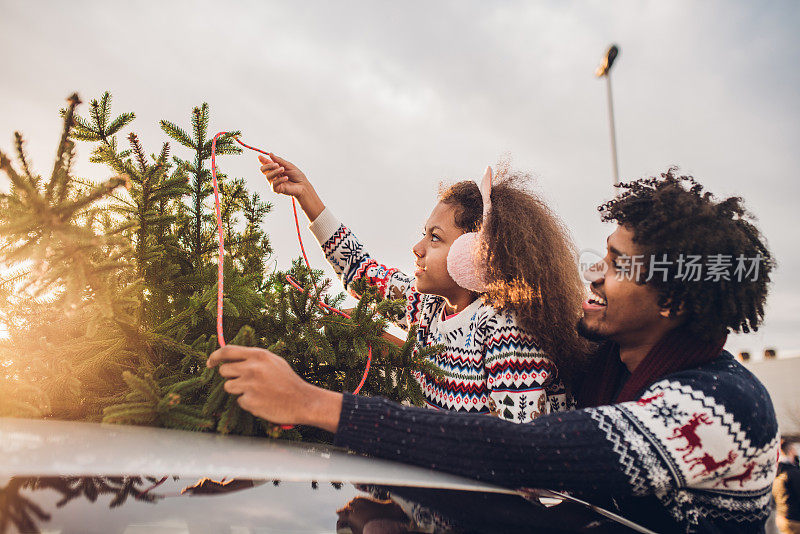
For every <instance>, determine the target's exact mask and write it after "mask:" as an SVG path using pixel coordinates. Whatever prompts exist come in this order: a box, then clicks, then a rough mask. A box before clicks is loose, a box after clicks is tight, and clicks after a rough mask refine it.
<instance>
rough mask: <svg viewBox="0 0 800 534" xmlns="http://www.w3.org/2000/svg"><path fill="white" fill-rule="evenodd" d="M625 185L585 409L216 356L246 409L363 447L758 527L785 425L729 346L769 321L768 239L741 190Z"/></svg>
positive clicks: (598, 281) (594, 330) (598, 286)
mask: <svg viewBox="0 0 800 534" xmlns="http://www.w3.org/2000/svg"><path fill="white" fill-rule="evenodd" d="M622 189H623V190H624V192H623V193H622V194H620V195H619V196H618V197H617V198H615V199H614V200H612V201H610V202H609V203H607V204H605V205H603V206H601V207H600V211H601V214H602V218H603V220H604V221H615V222H617V223H618V225H619V226H618V227H617V229H616V231H615V232H614V233H613V234H611V236H610V237H609V239H608V247H607V248H608V252H607V254H606V257H605V258H604V259H603V261H602V262H600V264H598V265H596V266H595V267H594V268H592V269H591V272H590V273H589V274H588V278H590V280H591V296H590V297H589V298H588V299H587V300H586V302H584V305H583V308H584V316H583V318H582V320H581V322H580V325H579V329H580V331H581V332H582V333H583V334H584V335H586V336H588V337H590V338H592V339H596V340H602V341H603V343H602V344H601V345H600V348H599V350H598V352H597V354H596V357H595V358H594V361H593V367H592V368H591V369H589V370H588V371H587V373H586V374H585V377H584V378H583V381H582V384H581V385H580V386H579V387H578V388H577V391H576V393H577V394H578V398H579V400H580V401H581V403H582V406H584V408H583V409H580V410H576V411H573V412H566V413H559V414H552V415H548V416H544V417H542V418H540V419H537V420H535V421H533V422H532V423H530V424H527V425H522V426H516V425H514V424H513V423H508V422H505V421H502V420H499V419H495V418H492V417H486V416H473V415H468V414H453V413H445V412H439V411H434V410H424V409H420V408H412V407H405V406H399V405H397V404H394V403H391V402H389V401H386V400H384V399H379V398H366V397H358V396H353V395H350V394H346V393H345V394H341V393H335V392H332V391H327V390H323V389H320V388H317V387H315V386H312V385H310V384H308V383H305V382H303V381H302V380H301V379H300V378H299V377H298V376H297V375H295V374H294V373H293V372H292V370H291V369H290V368H289V365H288V364H287V363H286V361H284V360H283V359H282V358H280V357H279V356H276V355H274V354H272V353H270V352H268V351H265V350H263V349H258V348H246V347H231V346H229V347H225V348H224V349H220V350H218V351H216V352H215V353H213V354H212V355H211V356H210V358H209V360H208V365H209V366H215V365H218V364H222V365H220V367H219V372H220V374H222V375H223V376H224V377H227V378H228V379H229V380H228V381H227V382H226V384H225V389H226V390H227V391H228V392H230V393H232V394H238V395H240V397H239V399H238V402H239V404H240V405H241V406H242V407H243V408H244V409H246V410H248V411H250V412H252V413H253V414H255V415H257V416H259V417H262V418H264V419H268V420H270V421H273V422H275V423H283V424H306V425H313V426H316V427H319V428H323V429H326V430H329V431H331V432H335V433H336V436H335V443H336V444H338V445H340V446H343V447H347V448H349V449H351V450H354V451H356V452H361V453H365V454H370V455H373V456H379V457H383V458H388V459H392V460H398V461H401V462H405V463H410V464H415V465H420V466H424V467H428V468H431V469H437V470H441V471H446V472H449V473H455V474H459V475H464V476H468V477H472V478H475V479H478V480H482V481H486V482H491V483H496V484H500V485H503V486H506V487H544V488H550V489H556V490H567V491H570V492H574V493H576V494H578V495H581V496H583V497H585V498H587V499H589V500H591V501H593V502H595V503H597V504H600V505H603V504H605V505H607V506H609V505H610V506H616V507H617V509H618V510H619V511H620V513H621V514H622V515H624V516H626V517H628V518H630V519H632V520H634V521H638V522H640V523H642V524H644V525H646V526H649V527H650V528H653V529H654V530H657V531H658V532H673V531H674V532H737V531H740V532H753V531H762V530H763V528H764V523H765V521H766V518H767V516H768V515H769V500H770V494H769V492H770V486H771V484H772V480H773V478H774V474H775V462H776V457H777V447H778V438H777V423H776V420H775V414H774V411H773V408H772V403H771V401H770V398H769V395H768V394H767V392H766V390H765V389H764V387H763V386H762V385H761V384H760V383H759V382H758V380H756V378H755V377H753V375H752V374H750V373H749V372H748V371H747V370H745V369H744V368H743V367H742V366H741V365H739V364H738V363H737V362H736V361H735V360H734V359H733V358H732V357H731V355H730V354H728V353H727V352H725V351H723V350H722V346H723V345H724V343H725V337H726V335H727V332H729V331H744V332H748V331H750V330H751V329H756V328H757V327H758V326H759V324H760V323H761V321H762V319H763V312H764V303H765V300H766V295H767V286H768V283H769V275H770V272H771V270H772V266H773V265H772V258H771V256H770V253H769V251H768V250H767V248H766V246H765V245H764V243H763V240H762V238H761V235H760V233H759V231H758V229H757V228H756V227H755V226H753V224H752V223H751V222H749V220H748V218H749V217H748V215H747V213H746V212H745V211H744V208H743V207H742V204H741V199H739V198H729V199H726V200H723V201H720V202H718V201H716V200H715V199H714V198H713V197H712V196H711V195H710V194H708V193H704V192H703V188H702V187H701V186H700V185H699V184H697V183H696V182H695V181H694V179H692V178H691V177H685V176H677V175H676V173H675V171H674V169H670V171H669V172H667V173H665V174H662V175H661V177H660V178H652V179H647V180H639V181H637V182H633V183H630V184H626V185H624V186H622ZM698 266H699V268H698ZM725 267H727V269H726V268H725ZM223 362H225V363H223ZM520 459H523V460H522V461H521V460H520Z"/></svg>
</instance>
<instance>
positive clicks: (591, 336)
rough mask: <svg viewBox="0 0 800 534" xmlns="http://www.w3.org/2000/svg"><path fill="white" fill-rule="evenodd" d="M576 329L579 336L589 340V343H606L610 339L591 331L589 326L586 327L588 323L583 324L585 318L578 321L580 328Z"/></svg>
mask: <svg viewBox="0 0 800 534" xmlns="http://www.w3.org/2000/svg"><path fill="white" fill-rule="evenodd" d="M576 329H577V331H578V335H579V336H581V337H582V338H584V339H588V340H589V341H594V342H595V343H597V342H600V341H605V340H606V339H608V338H606V336H604V335H603V334H600V333H598V332H595V331H594V330H591V329H590V328H589V327H588V326H586V323H584V322H583V318H581V319H580V320H579V321H578V326H577V327H576Z"/></svg>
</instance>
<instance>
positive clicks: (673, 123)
mask: <svg viewBox="0 0 800 534" xmlns="http://www.w3.org/2000/svg"><path fill="white" fill-rule="evenodd" d="M798 27H800V3H797V2H758V3H754V2H750V3H745V2H730V1H717V2H714V1H709V2H702V3H699V2H657V1H652V2H608V1H603V2H599V1H598V2H561V1H558V2H537V3H534V2H490V1H486V0H481V1H452V2H410V1H404V2H376V1H363V2H342V1H340V2H309V1H305V2H280V3H278V2H265V1H258V2H255V1H254V2H219V1H217V2H167V1H158V2H156V1H152V2H124V3H122V2H99V1H98V2H88V1H78V0H72V1H70V2H30V1H10V0H0V50H2V56H3V57H2V69H0V80H1V81H0V147H2V148H3V149H4V150H6V151H8V150H10V149H11V147H12V139H13V137H12V132H13V131H14V130H21V131H22V132H23V133H24V134H25V136H26V138H27V139H28V151H29V153H30V155H31V156H32V157H33V159H34V163H35V167H36V168H37V169H38V170H39V171H40V172H46V171H47V170H48V169H49V168H51V166H52V159H53V154H54V151H55V145H56V143H57V140H58V135H59V123H60V119H59V117H58V109H59V108H60V107H62V106H63V105H64V98H65V97H66V96H67V95H68V94H70V93H71V92H73V91H78V92H79V94H80V95H81V97H82V98H83V99H84V100H85V101H88V100H89V99H91V98H95V97H98V96H99V95H100V94H101V93H102V91H104V90H106V89H107V90H110V91H111V92H112V94H113V95H114V103H113V111H115V112H117V113H119V112H123V111H134V112H135V113H136V114H137V119H136V121H135V122H134V124H133V129H134V130H135V131H137V132H138V133H139V134H140V138H141V140H142V141H143V143H144V144H145V147H146V148H147V149H148V151H150V152H155V151H157V150H158V149H159V147H160V144H161V142H162V141H163V140H164V135H163V134H162V133H161V132H160V130H159V128H158V120H159V119H162V118H165V119H169V120H171V121H173V122H177V123H178V124H183V125H188V117H189V112H190V111H191V108H192V107H193V106H195V105H198V104H200V103H202V102H204V101H205V102H208V103H209V104H210V106H211V110H212V113H211V129H212V130H213V131H214V132H216V131H220V130H232V129H238V130H241V131H242V133H243V137H242V138H243V140H245V141H246V142H248V143H250V144H254V145H256V146H258V147H261V148H265V149H268V150H272V151H275V152H276V153H278V154H282V155H285V156H286V157H287V158H288V159H290V160H292V161H294V162H295V163H296V164H298V166H300V168H301V169H303V170H304V171H305V172H306V174H307V175H308V176H309V177H310V179H311V180H312V182H313V183H314V184H315V186H316V187H317V189H318V191H319V192H320V195H321V196H322V198H323V200H324V201H325V202H326V204H327V205H328V206H329V207H331V208H332V209H333V210H334V211H335V213H336V214H337V215H338V216H339V217H340V218H341V219H342V220H343V221H345V223H346V224H348V225H349V226H350V227H351V228H353V230H354V231H355V232H356V233H357V235H358V236H359V237H360V238H361V240H362V241H363V242H364V243H365V244H366V245H367V247H368V249H369V250H370V251H371V252H372V254H373V255H374V256H375V257H376V258H377V259H378V260H380V261H382V262H384V263H388V264H392V265H395V266H398V267H401V268H403V269H405V270H407V271H408V272H410V271H412V268H411V266H412V263H413V261H412V260H413V257H412V255H411V252H410V248H411V245H412V244H413V243H414V242H415V241H416V240H417V239H418V237H419V234H420V231H421V227H422V224H423V223H424V221H425V219H426V217H427V215H428V213H429V211H430V209H431V208H432V207H433V205H434V204H435V191H436V188H437V185H438V183H439V182H440V181H441V180H451V181H452V180H458V179H465V178H478V177H479V175H480V174H481V171H482V169H483V168H484V167H485V166H486V165H487V164H490V163H494V162H496V161H497V160H498V159H499V158H501V157H503V156H504V155H509V156H510V157H511V159H512V163H513V165H514V166H515V167H517V168H519V169H522V170H527V171H530V172H532V173H533V174H534V175H535V176H536V177H537V181H536V184H535V187H536V189H537V190H538V191H540V192H541V193H542V194H543V195H544V197H545V198H546V199H547V201H549V202H550V204H551V205H552V206H553V208H554V209H555V210H556V212H557V213H558V214H559V215H560V216H561V217H562V218H563V219H564V221H565V222H566V223H567V224H568V226H569V227H570V228H571V230H572V232H573V236H574V238H575V241H576V243H577V245H578V247H579V248H582V249H583V248H591V249H596V250H603V248H604V246H605V237H606V236H607V235H608V234H609V233H610V232H611V231H613V227H612V226H610V225H604V224H601V223H600V222H599V218H598V215H597V211H596V206H597V205H598V204H600V203H602V202H603V201H604V200H606V199H608V198H610V197H611V196H612V195H613V191H612V187H611V181H612V178H611V158H610V149H609V134H608V109H607V105H606V88H605V83H604V82H602V81H600V80H598V79H596V78H594V77H593V72H594V69H595V68H596V66H597V65H598V63H599V62H600V59H601V58H602V56H603V54H604V52H605V50H606V48H607V46H608V45H609V44H610V43H612V42H616V43H618V45H619V46H620V48H621V54H620V56H619V58H618V61H617V64H616V65H615V66H614V69H613V78H612V80H613V85H614V87H613V90H614V105H615V111H616V119H617V134H618V147H619V162H620V173H621V176H622V178H623V179H633V178H638V177H642V176H646V175H652V174H657V173H659V172H662V171H664V170H665V169H666V168H667V167H669V166H670V165H679V166H680V167H681V169H682V170H683V171H685V172H687V173H691V174H693V175H694V176H696V177H697V178H698V179H699V180H700V181H701V182H702V183H703V184H704V185H705V186H706V187H707V188H708V189H710V190H711V191H712V192H714V193H716V194H717V195H741V196H742V197H744V198H745V200H746V204H747V206H748V207H749V209H750V210H751V211H752V212H753V213H755V214H756V215H757V216H758V218H759V220H760V226H761V228H762V230H763V232H764V233H765V235H766V236H767V239H768V240H769V244H770V246H771V248H772V250H773V252H774V254H775V256H776V257H777V260H778V262H779V269H778V271H777V273H776V276H775V284H774V287H773V290H772V294H771V297H770V301H769V308H768V312H767V322H766V325H765V327H764V328H762V330H761V331H759V333H757V334H754V335H753V334H751V335H748V336H736V337H733V338H731V339H730V341H729V345H728V348H729V349H730V350H732V351H738V350H740V349H749V350H751V351H754V352H760V351H761V350H762V349H763V348H764V347H765V346H775V347H777V348H778V349H779V352H784V353H788V352H793V351H797V350H800V333H799V332H800V289H799V288H798V283H797V281H796V277H797V276H798V275H800V250H798V242H800V240H799V239H798V237H797V233H798V230H799V229H800V214H798V208H797V200H798V198H800V195H799V194H800V178H799V177H798V169H800V150H798V147H799V146H800V68H798V66H799V65H800V37H799V36H798V32H797V28H798ZM83 109H84V112H85V106H84V108H83ZM173 153H175V154H177V155H181V154H182V152H181V149H180V148H177V147H176V148H175V150H174V151H173ZM79 155H80V157H81V161H80V163H79V164H78V166H77V171H78V173H79V174H81V175H83V176H88V177H93V178H102V177H104V176H107V174H108V172H107V171H106V170H105V169H103V168H101V167H97V166H94V165H92V164H90V163H88V150H87V148H85V147H81V148H80V152H79ZM184 155H185V153H184ZM220 167H221V168H223V169H224V170H225V171H226V172H228V173H229V174H232V175H235V176H241V177H243V178H245V179H246V180H247V182H248V184H249V186H250V188H251V189H252V190H254V191H258V192H261V193H262V194H263V195H264V197H265V198H267V199H268V200H271V201H273V203H274V204H275V209H274V211H273V213H272V214H271V215H270V216H268V220H267V223H266V225H265V227H266V230H267V231H268V232H269V234H270V236H271V238H272V239H273V244H274V248H275V255H274V261H275V262H276V263H277V265H279V266H280V267H284V266H286V264H287V263H288V262H289V261H290V259H291V258H293V257H295V256H296V255H297V254H298V246H297V241H296V237H295V235H294V231H293V229H292V225H293V221H292V220H291V215H290V213H291V208H290V203H289V201H288V200H287V199H286V198H283V197H282V198H274V197H273V195H272V194H271V193H270V192H269V191H268V189H267V187H266V185H265V183H264V181H263V177H262V175H261V174H260V173H259V172H258V164H257V162H256V161H255V156H254V155H251V154H249V153H248V154H245V155H243V156H238V157H235V156H227V157H225V158H223V159H222V160H221V162H220ZM0 186H2V187H4V184H0ZM304 238H305V239H306V241H307V242H310V243H313V237H312V236H311V235H310V233H307V232H306V233H305V234H304ZM309 249H310V250H311V251H312V254H311V255H310V259H311V261H312V263H313V264H314V265H315V266H320V267H321V266H323V265H324V264H325V262H324V258H323V257H322V254H321V253H320V252H319V250H318V248H317V247H313V246H312V247H309ZM327 272H328V273H329V274H331V275H332V271H331V270H330V269H329V268H328V270H327Z"/></svg>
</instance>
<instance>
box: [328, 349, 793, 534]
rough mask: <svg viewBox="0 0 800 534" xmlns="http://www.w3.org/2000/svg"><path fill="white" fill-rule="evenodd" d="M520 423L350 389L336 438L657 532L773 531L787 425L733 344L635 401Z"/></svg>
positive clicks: (353, 447)
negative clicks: (538, 492) (602, 511)
mask: <svg viewBox="0 0 800 534" xmlns="http://www.w3.org/2000/svg"><path fill="white" fill-rule="evenodd" d="M509 426H510V425H508V424H507V423H505V422H503V421H496V420H491V419H488V418H487V420H480V421H477V422H473V421H467V420H465V419H464V418H460V417H458V416H457V415H451V416H449V417H444V416H443V415H442V414H437V413H430V414H428V412H427V411H423V410H419V409H414V408H411V407H406V406H399V405H396V404H393V403H391V402H389V401H386V400H384V399H379V398H363V397H355V396H350V395H346V396H345V399H344V403H343V405H342V417H341V420H340V422H339V430H338V431H337V434H336V441H335V443H336V445H339V446H344V447H347V448H350V449H351V450H354V451H357V452H362V453H365V454H370V455H373V456H376V457H379V458H386V459H390V460H397V461H402V462H405V463H410V464H413V465H419V466H422V467H428V468H433V469H438V470H441V471H445V472H448V473H453V474H457V475H462V476H468V477H471V478H475V479H478V480H481V481H485V482H489V483H494V484H500V485H502V486H504V487H511V488H517V487H537V488H549V489H556V490H566V491H571V492H575V493H577V494H578V495H581V496H583V497H584V498H585V499H587V500H589V501H591V502H592V503H594V504H598V505H600V506H605V507H611V508H612V509H616V511H618V513H620V514H621V515H622V516H623V517H626V518H628V519H631V520H633V521H634V522H637V523H639V524H642V525H644V526H646V527H648V528H650V529H653V530H655V531H656V532H688V533H696V532H726V533H729V532H731V533H732V532H742V533H744V532H763V531H764V523H765V522H766V519H767V517H768V516H769V514H770V488H771V486H772V482H773V480H774V477H775V472H776V469H777V452H778V441H779V440H778V425H777V421H776V419H775V412H774V409H773V406H772V402H771V400H770V398H769V394H768V393H767V390H766V388H764V386H763V385H762V384H761V383H760V382H759V381H758V380H757V379H756V378H755V377H754V376H753V375H752V374H751V373H750V372H749V371H747V370H746V369H745V368H744V367H743V366H742V365H741V364H739V363H738V362H736V361H735V360H734V359H733V357H732V356H731V355H730V354H729V353H727V352H723V353H722V354H720V356H718V357H717V358H715V359H714V360H713V361H711V362H709V363H706V364H703V365H702V366H700V367H697V368H694V369H687V370H684V371H679V372H676V373H672V374H669V375H667V376H666V377H664V378H663V379H661V380H659V381H657V382H655V383H653V384H651V385H650V386H648V387H647V388H646V389H645V390H644V391H643V392H642V393H640V395H639V398H638V399H637V400H635V401H631V402H624V403H619V404H613V405H609V406H600V407H597V408H585V409H581V410H574V411H570V412H565V413H557V414H552V415H549V416H547V417H541V418H539V419H537V420H536V421H533V422H532V423H531V424H528V425H524V426H522V427H517V426H514V427H513V428H509ZM434 443H435V444H436V445H435V446H434V445H432V444H434ZM454 448H459V454H458V455H451V454H449V453H450V451H452V450H453V449H454ZM611 497H613V500H612V499H611Z"/></svg>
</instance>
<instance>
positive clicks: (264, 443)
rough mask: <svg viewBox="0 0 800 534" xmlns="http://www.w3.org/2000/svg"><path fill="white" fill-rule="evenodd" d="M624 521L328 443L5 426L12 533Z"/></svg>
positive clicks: (2, 460)
mask: <svg viewBox="0 0 800 534" xmlns="http://www.w3.org/2000/svg"><path fill="white" fill-rule="evenodd" d="M404 514H405V517H404ZM601 514H603V515H601ZM620 521H621V522H620ZM623 523H625V521H624V520H622V519H621V518H615V517H614V518H611V519H609V518H608V514H607V513H604V511H599V513H598V510H596V509H592V508H591V507H589V506H584V505H582V504H580V503H579V502H576V501H575V500H573V499H571V498H570V497H568V496H563V495H562V496H556V495H555V494H553V493H550V492H547V491H539V492H528V493H526V494H525V498H523V496H521V494H520V493H519V492H517V491H514V490H510V489H507V488H501V487H498V486H492V485H487V484H482V483H480V482H476V481H473V480H469V479H465V478H461V477H456V476H451V475H447V474H443V473H438V472H434V471H429V470H426V469H420V468H417V467H412V466H407V465H403V464H399V463H395V462H389V461H383V460H378V459H374V458H366V457H362V456H358V455H355V454H351V453H348V452H346V451H343V450H341V449H337V448H334V447H330V446H326V445H320V444H311V443H300V442H289V441H282V440H269V439H259V438H245V437H239V436H223V435H219V434H208V433H198V432H184V431H177V430H166V429H161V428H151V427H133V426H124V425H104V424H95V423H84V422H74V421H53V420H31V419H12V418H0V534H7V533H8V534H10V533H12V532H43V533H44V532H47V533H50V532H52V533H56V532H58V533H64V534H66V533H81V534H83V533H103V534H107V533H120V534H122V533H124V534H138V533H145V532H146V533H148V534H150V533H154V534H179V533H180V534H188V533H191V534H212V533H222V532H224V533H229V534H256V533H259V534H260V533H263V532H336V531H339V532H356V533H358V532H380V531H386V530H380V529H379V527H381V528H383V529H386V528H389V527H392V528H402V529H406V530H399V531H409V530H408V529H411V530H410V531H415V532H420V531H422V532H426V531H427V532H433V531H441V530H451V529H452V530H454V531H462V532H465V531H466V532H470V531H476V532H513V531H530V532H608V531H615V532H616V531H620V530H619V529H622V530H621V531H630V530H628V529H627V528H626V527H623V526H622V524H623ZM368 525H371V526H368ZM628 526H630V524H629V525H628ZM370 528H371V529H372V530H370ZM634 528H636V527H635V526H634ZM376 529H378V530H376ZM641 531H644V530H641Z"/></svg>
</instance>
